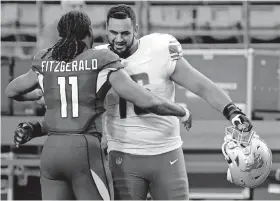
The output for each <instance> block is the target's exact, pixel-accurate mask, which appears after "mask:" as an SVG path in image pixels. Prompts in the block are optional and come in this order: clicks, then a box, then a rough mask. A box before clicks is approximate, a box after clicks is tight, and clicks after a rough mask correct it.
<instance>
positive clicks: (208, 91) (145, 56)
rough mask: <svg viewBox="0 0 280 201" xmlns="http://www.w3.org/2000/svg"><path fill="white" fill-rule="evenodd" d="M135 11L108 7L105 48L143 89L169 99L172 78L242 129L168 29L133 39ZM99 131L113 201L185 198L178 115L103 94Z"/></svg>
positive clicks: (237, 115) (245, 125)
mask: <svg viewBox="0 0 280 201" xmlns="http://www.w3.org/2000/svg"><path fill="white" fill-rule="evenodd" d="M137 33H138V25H137V24H136V17H135V13H134V11H133V10H132V8H131V7H129V6H127V5H123V4H122V5H116V6H113V7H112V8H111V9H110V10H109V12H108V15H107V34H108V41H109V45H102V46H98V47H96V48H109V49H110V50H112V51H113V52H115V53H116V54H118V55H119V56H120V57H121V58H124V59H125V60H126V62H127V63H128V65H127V68H125V70H126V71H127V72H128V73H129V74H130V76H131V78H132V79H133V80H134V81H135V82H137V83H139V84H141V85H143V86H144V87H145V88H147V90H151V91H152V92H154V93H156V94H158V95H160V96H163V97H164V98H167V99H169V100H172V101H174V98H175V83H176V84H178V85H180V86H182V87H185V88H187V89H188V90H190V91H192V92H193V93H195V94H197V95H198V96H200V97H201V98H203V99H204V100H206V101H207V102H208V103H209V104H210V105H211V106H213V107H214V108H216V109H217V110H218V111H220V112H221V113H223V114H224V116H225V117H226V118H227V119H228V120H230V122H231V123H232V124H233V125H235V126H237V127H238V128H239V129H242V130H243V131H244V130H245V131H249V130H251V128H252V124H251V122H250V121H249V120H248V118H247V117H246V116H245V114H243V113H242V112H241V111H240V109H239V108H237V107H236V106H235V105H234V103H232V101H231V99H230V97H229V96H228V95H227V94H226V93H225V92H224V91H223V90H222V89H220V88H219V87H218V86H217V85H215V84H214V83H213V82H212V81H211V80H209V79H208V78H207V77H205V76H204V75H202V74H201V73H200V72H198V71H197V70H196V69H195V68H193V67H192V66H191V65H190V64H189V63H188V61H187V60H186V59H185V58H184V57H183V56H182V47H181V45H180V43H179V42H178V41H177V40H176V38H175V37H173V36H171V35H168V34H150V35H147V36H144V37H142V38H140V39H137ZM106 109H107V112H106V115H105V122H106V123H105V125H104V132H105V133H106V136H107V139H108V151H109V164H110V169H111V172H112V176H113V180H114V190H115V192H114V193H115V199H116V200H145V199H146V198H147V194H148V192H150V194H151V196H152V198H153V199H154V200H158V199H160V200H187V199H188V198H189V197H188V196H189V191H188V178H187V172H186V167H185V160H184V156H183V150H182V147H181V146H182V140H181V137H180V129H179V121H178V119H176V118H174V117H171V116H168V117H162V116H157V115H154V114H151V113H147V112H146V111H144V110H142V109H141V108H138V107H136V106H134V105H133V104H131V103H130V102H128V101H125V100H123V99H122V98H120V97H119V96H118V95H117V94H116V93H115V92H114V90H110V91H109V92H108V95H107V97H106Z"/></svg>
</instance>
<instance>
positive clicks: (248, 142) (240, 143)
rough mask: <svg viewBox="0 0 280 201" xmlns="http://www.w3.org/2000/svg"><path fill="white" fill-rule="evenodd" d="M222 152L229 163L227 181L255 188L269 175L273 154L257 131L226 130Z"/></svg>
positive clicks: (232, 128) (231, 128) (228, 128)
mask: <svg viewBox="0 0 280 201" xmlns="http://www.w3.org/2000/svg"><path fill="white" fill-rule="evenodd" d="M222 152H223V154H224V156H225V159H226V161H227V162H228V165H229V168H228V171H227V180H228V181H230V182H231V183H234V184H236V185H238V186H242V187H250V188H254V187H256V186H258V185H260V184H261V183H262V182H263V181H264V180H265V179H266V178H267V176H268V175H269V173H270V170H271V166H272V153H271V150H270V149H269V148H268V146H267V144H266V143H265V142H264V141H263V140H262V139H261V138H260V137H259V136H258V135H257V134H256V132H255V131H250V132H247V133H245V132H240V131H239V130H237V129H236V128H235V127H234V126H230V127H227V128H226V136H225V142H224V143H223V146H222Z"/></svg>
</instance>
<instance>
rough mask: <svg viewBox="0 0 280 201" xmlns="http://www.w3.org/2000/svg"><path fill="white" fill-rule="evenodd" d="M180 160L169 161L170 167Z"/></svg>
mask: <svg viewBox="0 0 280 201" xmlns="http://www.w3.org/2000/svg"><path fill="white" fill-rule="evenodd" d="M177 160H178V158H177V159H176V160H175V161H169V163H170V165H173V164H174V163H176V162H177Z"/></svg>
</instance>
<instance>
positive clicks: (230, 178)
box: [227, 168, 233, 183]
mask: <svg viewBox="0 0 280 201" xmlns="http://www.w3.org/2000/svg"><path fill="white" fill-rule="evenodd" d="M227 180H228V181H229V182H231V183H233V181H232V176H231V173H230V169H229V168H228V169H227Z"/></svg>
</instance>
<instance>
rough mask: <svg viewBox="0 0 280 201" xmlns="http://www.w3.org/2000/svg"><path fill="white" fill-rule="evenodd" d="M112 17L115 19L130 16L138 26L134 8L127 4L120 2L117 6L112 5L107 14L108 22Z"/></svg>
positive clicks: (134, 24)
mask: <svg viewBox="0 0 280 201" xmlns="http://www.w3.org/2000/svg"><path fill="white" fill-rule="evenodd" d="M110 18H115V19H126V18H130V19H131V21H132V23H133V26H134V27H135V26H136V15H135V12H134V10H133V9H132V8H131V7H130V6H128V5H125V4H118V5H116V6H112V7H111V8H110V10H109V12H108V14H107V24H108V23H109V19H110Z"/></svg>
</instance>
